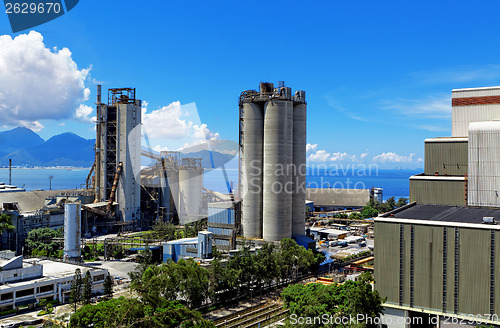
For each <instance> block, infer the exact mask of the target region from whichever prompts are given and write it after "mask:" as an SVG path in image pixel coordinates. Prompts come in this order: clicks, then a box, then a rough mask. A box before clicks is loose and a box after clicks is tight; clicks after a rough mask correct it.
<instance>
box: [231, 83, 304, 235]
mask: <svg viewBox="0 0 500 328" xmlns="http://www.w3.org/2000/svg"><path fill="white" fill-rule="evenodd" d="M261 158H262V159H261ZM260 160H261V161H262V164H261V162H260ZM305 164H306V103H305V92H304V91H297V92H296V93H295V95H294V96H292V90H291V88H289V87H285V85H284V82H280V83H279V85H278V88H274V85H273V84H272V83H261V84H260V90H259V91H258V92H257V91H253V90H247V91H244V92H243V93H242V94H241V95H240V188H239V190H240V198H241V199H242V213H241V222H242V228H243V236H244V237H247V238H260V237H262V238H263V239H264V240H267V241H279V240H281V239H282V238H291V237H292V236H299V235H304V234H305ZM259 172H260V174H259ZM252 182H254V183H252ZM259 185H262V188H258V186H259ZM260 191H261V192H260Z"/></svg>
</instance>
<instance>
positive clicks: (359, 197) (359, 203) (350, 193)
mask: <svg viewBox="0 0 500 328" xmlns="http://www.w3.org/2000/svg"><path fill="white" fill-rule="evenodd" d="M306 199H307V200H310V201H313V202H314V207H316V208H318V207H323V208H328V207H336V208H338V207H348V208H353V207H363V206H365V205H366V203H368V201H369V200H370V190H368V189H330V188H328V189H327V188H307V189H306Z"/></svg>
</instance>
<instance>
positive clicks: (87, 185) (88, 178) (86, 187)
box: [85, 161, 95, 189]
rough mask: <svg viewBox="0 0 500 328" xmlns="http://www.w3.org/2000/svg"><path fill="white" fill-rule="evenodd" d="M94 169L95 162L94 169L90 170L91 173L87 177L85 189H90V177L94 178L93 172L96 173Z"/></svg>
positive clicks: (93, 165) (93, 166)
mask: <svg viewBox="0 0 500 328" xmlns="http://www.w3.org/2000/svg"><path fill="white" fill-rule="evenodd" d="M94 168H95V161H94V164H92V167H91V168H90V172H89V175H87V179H85V189H89V181H90V177H91V176H92V172H94Z"/></svg>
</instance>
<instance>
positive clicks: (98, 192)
mask: <svg viewBox="0 0 500 328" xmlns="http://www.w3.org/2000/svg"><path fill="white" fill-rule="evenodd" d="M96 105H97V107H96V118H97V121H96V129H95V130H96V138H95V162H94V165H95V199H94V203H98V202H100V201H101V85H100V84H98V85H97V103H96Z"/></svg>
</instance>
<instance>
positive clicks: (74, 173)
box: [0, 168, 422, 200]
mask: <svg viewBox="0 0 500 328" xmlns="http://www.w3.org/2000/svg"><path fill="white" fill-rule="evenodd" d="M89 171H90V169H89V168H13V169H12V184H13V185H15V186H17V187H20V188H24V189H26V190H28V191H29V190H49V188H52V189H76V188H82V187H83V186H84V185H85V180H86V178H87V176H88V174H89ZM421 172H422V170H379V169H377V170H374V169H371V170H370V169H369V168H367V169H363V170H345V171H344V170H331V169H317V170H316V169H308V171H307V177H306V183H307V185H308V186H309V187H310V188H353V189H369V188H371V187H375V188H383V189H384V192H383V194H384V199H387V198H389V197H391V196H394V197H395V198H396V200H397V198H399V197H408V196H409V180H408V178H409V177H410V176H412V175H414V174H418V173H421ZM50 177H52V178H51V179H50ZM226 177H227V179H226ZM0 182H4V183H6V184H7V183H8V182H9V169H6V168H1V169H0ZM237 183H238V170H236V169H226V170H225V174H224V172H223V171H222V170H220V169H219V170H216V171H206V174H205V175H204V187H205V188H207V189H209V190H215V191H219V192H224V193H226V192H228V189H229V188H235V187H236V185H237Z"/></svg>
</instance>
